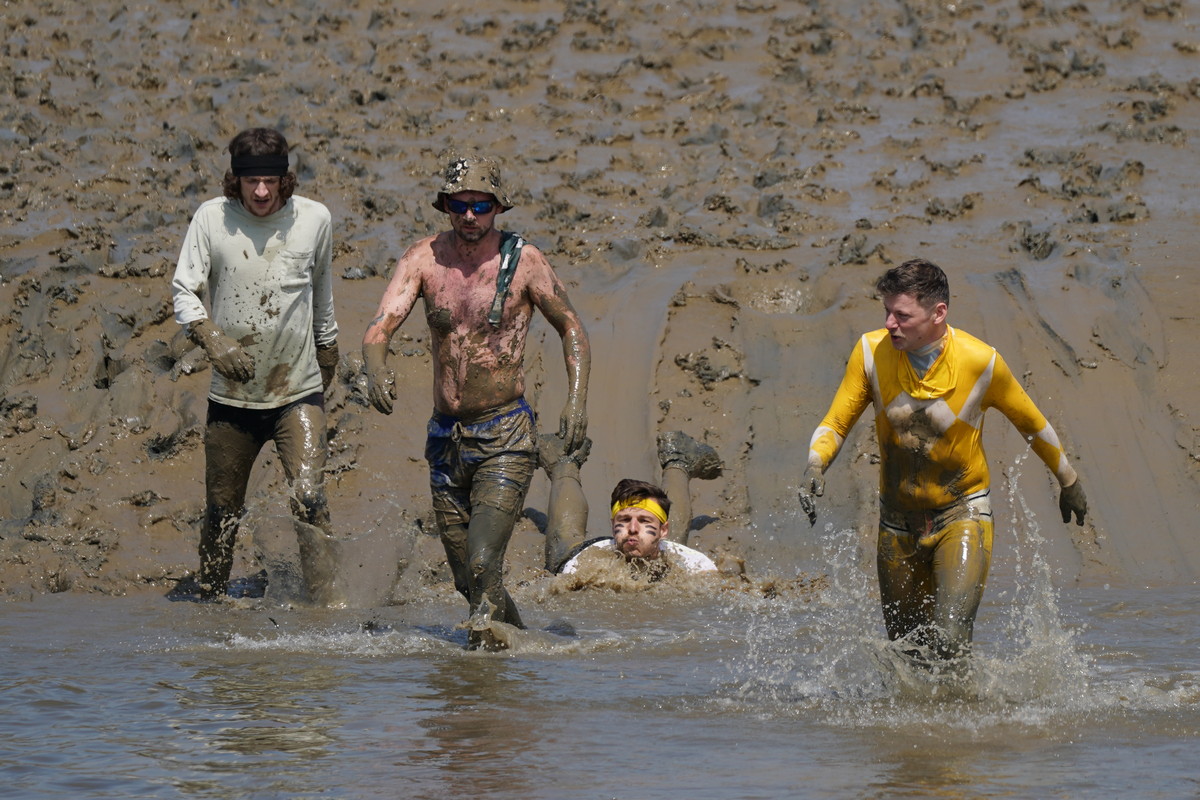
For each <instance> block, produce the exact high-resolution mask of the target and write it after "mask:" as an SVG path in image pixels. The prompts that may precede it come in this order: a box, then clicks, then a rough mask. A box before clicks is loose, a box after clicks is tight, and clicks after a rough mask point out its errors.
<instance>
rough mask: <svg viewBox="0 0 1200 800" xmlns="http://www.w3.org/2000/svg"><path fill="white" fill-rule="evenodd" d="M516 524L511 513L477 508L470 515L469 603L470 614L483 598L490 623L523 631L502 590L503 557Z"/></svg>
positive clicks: (512, 606)
mask: <svg viewBox="0 0 1200 800" xmlns="http://www.w3.org/2000/svg"><path fill="white" fill-rule="evenodd" d="M516 521H517V517H516V514H515V513H512V512H505V511H501V510H500V509H498V508H491V507H490V506H479V507H478V508H476V509H474V511H473V513H472V514H471V524H470V526H469V527H468V529H467V554H468V564H469V566H470V581H471V590H470V601H471V612H472V613H474V611H475V610H476V609H477V608H478V607H479V605H480V603H482V602H483V600H484V598H487V600H488V601H489V602H490V603H491V604H492V606H493V607H494V608H495V611H494V612H493V614H492V618H493V619H496V620H499V621H500V622H507V623H508V624H509V625H515V626H516V627H518V628H524V627H525V625H524V623H522V622H521V615H520V614H519V613H518V612H517V605H516V603H514V602H513V600H512V598H511V597H509V595H508V591H507V590H505V588H504V554H505V552H506V551H507V549H508V540H509V539H510V538H511V537H512V531H513V525H514V524H516Z"/></svg>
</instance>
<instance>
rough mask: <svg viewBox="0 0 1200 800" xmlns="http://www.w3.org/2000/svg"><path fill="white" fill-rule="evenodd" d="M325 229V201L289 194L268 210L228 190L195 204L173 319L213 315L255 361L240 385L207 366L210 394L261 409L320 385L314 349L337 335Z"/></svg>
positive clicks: (175, 283)
mask: <svg viewBox="0 0 1200 800" xmlns="http://www.w3.org/2000/svg"><path fill="white" fill-rule="evenodd" d="M332 227H333V225H332V220H331V216H330V214H329V210H328V209H327V208H326V207H325V206H324V205H322V204H321V203H318V202H316V201H315V200H309V199H307V198H304V197H298V196H296V195H293V196H292V197H291V198H289V199H288V201H287V202H286V203H284V205H283V207H282V208H280V209H279V210H278V211H276V212H275V213H274V214H269V215H268V216H265V217H257V216H255V215H253V214H251V213H250V212H249V211H247V210H246V209H245V208H244V207H243V206H242V204H241V203H240V202H239V201H237V200H233V199H230V198H226V197H219V198H215V199H212V200H209V201H207V202H205V203H203V204H202V205H201V206H200V208H198V209H197V210H196V214H195V216H193V217H192V222H191V225H190V226H189V227H188V232H187V237H186V238H185V239H184V242H183V248H182V249H181V250H180V253H179V262H178V263H177V265H176V267H175V277H174V279H173V280H172V281H171V289H172V293H173V295H174V300H175V321H176V322H178V323H179V324H180V325H188V324H191V323H193V322H196V321H197V320H201V319H204V318H206V317H211V319H212V321H213V323H214V324H215V325H216V326H217V327H219V328H220V329H221V330H222V331H224V332H225V334H226V335H227V336H229V337H230V338H232V339H234V340H236V341H237V342H239V343H240V344H241V345H242V347H244V348H245V349H246V352H247V353H248V354H249V355H250V356H251V357H252V358H253V359H254V377H253V378H251V379H250V380H249V381H246V382H244V383H241V382H238V381H232V380H229V379H227V378H225V377H224V376H223V375H221V374H220V373H218V372H217V371H216V370H213V371H212V383H211V385H210V388H209V395H208V396H209V398H210V399H212V400H214V401H216V402H218V403H224V404H226V405H231V406H238V407H241V408H259V409H268V408H279V407H280V406H284V405H287V404H288V403H291V402H293V401H295V400H299V399H300V398H302V397H306V396H308V395H310V394H312V393H314V392H318V391H320V390H321V370H320V368H319V367H318V365H317V357H316V347H317V346H318V345H320V346H327V345H330V344H333V343H334V342H335V341H336V340H337V334H338V327H337V321H336V320H335V318H334V309H333V275H332V260H333V243H332V239H333V236H332ZM205 294H207V295H208V302H209V306H210V308H211V314H210V313H209V312H208V311H207V310H206V309H205V306H204V300H203V298H204V296H205Z"/></svg>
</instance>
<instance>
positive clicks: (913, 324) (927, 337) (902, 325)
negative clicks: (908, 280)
mask: <svg viewBox="0 0 1200 800" xmlns="http://www.w3.org/2000/svg"><path fill="white" fill-rule="evenodd" d="M883 309H884V312H885V318H884V323H883V326H884V327H885V328H887V331H888V333H889V334H890V335H891V337H892V347H895V348H896V349H897V350H900V351H902V352H906V353H911V352H914V351H917V350H920V349H921V348H922V347H924V346H926V345H928V344H931V343H933V342H936V341H937V340H938V339H941V338H942V336H943V335H945V333H946V304H945V303H938V304H937V305H935V306H934V307H933V308H931V309H927V308H925V307H924V306H922V305H921V304H920V303H919V302H917V298H915V297H913V296H912V295H911V294H908V293H907V292H904V293H902V294H892V295H888V296H887V297H885V298H883Z"/></svg>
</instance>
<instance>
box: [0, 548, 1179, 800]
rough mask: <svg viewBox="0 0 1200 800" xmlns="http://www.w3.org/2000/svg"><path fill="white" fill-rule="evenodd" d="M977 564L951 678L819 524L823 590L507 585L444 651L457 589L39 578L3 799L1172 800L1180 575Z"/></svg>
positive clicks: (456, 611)
mask: <svg viewBox="0 0 1200 800" xmlns="http://www.w3.org/2000/svg"><path fill="white" fill-rule="evenodd" d="M1016 548H1017V556H1016V557H1015V558H1013V559H1012V560H1011V563H1009V564H1008V566H1007V567H1006V568H1005V569H1002V570H999V571H998V572H997V573H996V574H995V575H994V576H993V582H992V585H991V586H989V592H988V595H987V596H985V601H984V608H983V611H982V612H981V616H980V619H979V623H978V625H977V629H976V630H977V633H976V638H977V644H978V653H977V659H976V669H975V671H974V673H972V674H971V675H970V676H969V677H968V678H966V679H964V680H960V681H958V682H947V681H945V680H942V679H940V678H936V677H931V676H929V675H927V674H925V673H918V672H913V671H912V670H911V669H907V668H905V667H904V666H903V665H902V664H900V663H898V662H897V661H896V660H895V659H894V658H892V656H891V650H890V649H889V648H888V647H887V645H886V642H885V641H884V640H883V639H884V637H883V635H882V632H881V631H882V626H881V624H880V621H879V612H878V608H877V605H876V604H877V599H876V595H875V587H874V583H873V580H874V579H873V577H872V576H871V575H870V574H869V571H867V570H864V569H862V567H861V564H862V554H861V551H860V550H859V548H858V546H857V543H856V542H855V541H854V535H853V534H852V533H851V532H840V533H839V532H831V533H830V534H829V535H828V536H827V537H826V544H825V552H824V558H825V560H826V562H827V567H828V568H827V570H826V576H827V580H828V583H827V585H824V588H822V589H821V590H820V591H816V592H811V591H802V590H801V589H798V588H796V585H795V584H794V583H788V582H786V581H781V582H779V584H778V586H777V591H763V590H762V585H759V586H757V587H753V590H752V591H747V590H746V587H745V585H739V584H738V583H737V582H735V581H733V580H732V579H726V580H727V582H726V583H723V584H720V585H719V586H717V587H714V586H712V585H706V586H691V587H689V586H683V587H680V586H673V587H671V586H664V587H656V588H653V589H651V590H649V591H643V592H627V591H612V590H609V589H590V590H586V591H577V592H555V591H552V590H551V589H552V587H551V585H550V583H549V579H548V580H547V583H546V585H543V586H533V587H525V588H524V589H521V590H519V591H523V592H524V595H523V596H521V595H518V597H519V599H520V600H521V601H522V602H523V605H522V609H523V612H524V613H525V616H526V621H527V622H529V623H530V624H531V627H533V628H547V627H556V624H557V623H558V622H559V621H564V620H565V621H567V622H569V623H570V625H571V626H573V627H574V633H573V635H572V634H571V633H570V632H569V631H565V628H561V626H559V627H556V630H560V632H559V633H545V632H537V631H535V632H533V633H531V634H530V635H529V636H528V637H525V638H523V639H522V640H521V641H519V642H518V644H517V647H516V649H515V650H514V651H512V652H509V653H503V654H485V653H475V652H467V651H465V650H464V649H463V644H464V642H465V633H464V632H463V631H462V630H460V629H457V628H455V625H456V623H457V622H459V621H460V620H461V618H462V615H463V610H464V609H463V607H462V604H461V603H459V602H458V601H457V600H456V599H454V598H451V597H449V596H447V595H446V594H444V593H442V594H434V593H429V594H426V595H424V596H419V597H414V598H411V599H410V600H409V601H408V602H406V603H404V604H402V605H399V606H392V607H387V608H380V609H366V610H363V609H358V610H355V609H343V610H315V609H306V608H299V607H296V608H293V607H288V606H283V605H279V604H277V603H276V604H273V603H271V602H268V601H265V600H240V601H232V602H230V603H228V604H219V605H196V604H191V603H171V602H167V601H166V600H164V599H162V598H160V597H154V596H143V597H137V598H107V597H96V596H84V595H75V594H65V595H55V596H46V597H42V598H38V599H36V600H33V601H27V602H15V601H14V602H9V603H8V604H6V605H5V606H4V608H3V612H2V616H0V635H2V636H3V640H4V642H5V643H6V654H5V659H4V667H5V669H4V676H3V681H2V684H0V692H2V694H0V697H2V702H3V709H4V710H3V715H2V716H0V774H2V776H3V777H2V779H3V783H4V785H5V787H6V791H5V793H4V794H5V796H6V797H13V798H34V797H37V798H55V797H72V798H78V797H123V798H136V797H155V798H160V797H214V798H220V797H255V798H275V797H279V798H285V797H286V798H304V797H338V798H371V797H413V798H451V797H462V796H487V797H503V798H509V797H512V798H518V797H520V798H622V799H626V798H628V799H629V800H635V799H643V798H668V797H670V798H677V797H689V798H722V799H725V798H780V797H814V798H820V797H880V798H883V797H889V798H890V797H931V796H935V797H944V798H959V797H962V798H968V797H972V798H973V797H1029V798H1044V797H1072V798H1074V797H1101V796H1105V797H1107V796H1110V795H1113V794H1124V795H1129V796H1135V797H1139V798H1160V797H1161V798H1175V797H1194V796H1196V795H1197V794H1198V793H1200V770H1198V769H1197V767H1196V766H1195V756H1196V754H1197V750H1198V738H1200V737H1198V734H1200V712H1198V708H1200V684H1198V682H1197V667H1196V654H1197V652H1198V650H1200V613H1198V612H1200V601H1198V599H1197V593H1196V591H1195V588H1194V587H1191V586H1188V587H1175V588H1169V589H1153V590H1150V589H1137V588H1115V587H1097V588H1093V589H1077V588H1070V587H1068V588H1061V589H1057V590H1056V589H1055V588H1054V580H1055V576H1054V574H1053V573H1052V571H1051V570H1049V569H1048V568H1046V567H1045V566H1044V565H1043V564H1041V562H1040V557H1039V550H1038V540H1037V536H1036V533H1032V534H1030V533H1026V534H1025V535H1024V536H1023V538H1022V540H1021V541H1020V542H1018V543H1017V544H1016Z"/></svg>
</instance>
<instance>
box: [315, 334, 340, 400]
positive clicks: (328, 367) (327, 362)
mask: <svg viewBox="0 0 1200 800" xmlns="http://www.w3.org/2000/svg"><path fill="white" fill-rule="evenodd" d="M337 365H338V346H337V342H336V341H334V342H333V343H331V344H327V345H325V346H324V347H322V346H321V345H317V366H318V367H320V368H321V390H322V391H323V392H325V393H326V394H328V393H329V384H331V383H333V375H334V373H335V372H336V371H337Z"/></svg>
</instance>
